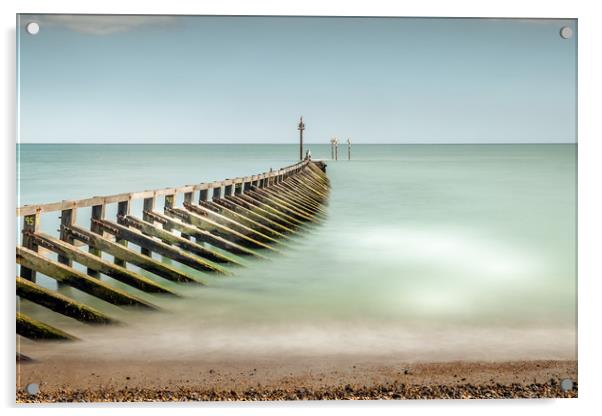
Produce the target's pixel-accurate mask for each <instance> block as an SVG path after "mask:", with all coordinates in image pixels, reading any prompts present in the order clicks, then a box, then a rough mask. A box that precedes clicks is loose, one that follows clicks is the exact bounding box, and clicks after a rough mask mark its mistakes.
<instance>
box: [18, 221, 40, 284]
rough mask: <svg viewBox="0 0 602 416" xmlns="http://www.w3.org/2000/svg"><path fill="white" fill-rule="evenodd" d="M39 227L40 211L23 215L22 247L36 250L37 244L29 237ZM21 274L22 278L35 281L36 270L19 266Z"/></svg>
mask: <svg viewBox="0 0 602 416" xmlns="http://www.w3.org/2000/svg"><path fill="white" fill-rule="evenodd" d="M39 229H40V213H39V212H36V213H34V214H30V215H26V216H24V217H23V229H22V236H21V244H22V246H23V247H25V248H28V249H29V250H31V251H36V252H37V251H38V246H37V245H36V243H35V241H33V239H32V238H31V236H32V235H33V234H34V233H36V232H37V231H38V230H39ZM21 276H23V278H24V279H27V280H30V281H32V282H35V281H36V272H35V270H32V269H29V268H27V267H23V266H21Z"/></svg>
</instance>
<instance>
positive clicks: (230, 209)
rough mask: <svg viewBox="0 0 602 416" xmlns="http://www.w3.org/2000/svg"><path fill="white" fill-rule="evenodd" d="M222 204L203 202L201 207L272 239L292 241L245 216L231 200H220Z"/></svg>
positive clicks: (286, 236) (249, 216)
mask: <svg viewBox="0 0 602 416" xmlns="http://www.w3.org/2000/svg"><path fill="white" fill-rule="evenodd" d="M218 202H220V203H216V202H203V203H201V204H199V205H201V206H203V207H205V208H207V209H210V210H212V211H214V212H216V213H218V214H220V215H223V216H225V217H228V218H230V219H232V220H235V221H238V222H239V223H241V224H244V225H246V226H248V227H250V228H252V229H254V230H256V231H260V232H262V233H264V234H266V235H269V236H270V237H272V238H282V239H290V237H289V236H288V235H286V234H283V233H281V232H280V231H277V230H275V229H273V228H271V227H269V226H267V225H265V224H262V223H261V222H258V221H255V220H254V219H252V218H251V215H248V214H247V215H244V214H241V213H240V212H237V211H236V205H235V204H234V203H232V202H230V201H229V200H226V199H221V200H218Z"/></svg>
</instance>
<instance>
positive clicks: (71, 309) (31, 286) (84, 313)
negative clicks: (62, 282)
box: [16, 277, 118, 324]
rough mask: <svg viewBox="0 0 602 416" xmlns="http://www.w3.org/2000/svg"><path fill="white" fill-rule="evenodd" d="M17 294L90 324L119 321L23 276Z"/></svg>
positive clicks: (17, 280) (17, 284)
mask: <svg viewBox="0 0 602 416" xmlns="http://www.w3.org/2000/svg"><path fill="white" fill-rule="evenodd" d="M16 287H17V296H19V297H20V298H22V299H27V300H28V301H30V302H33V303H37V304H38V305H41V306H44V307H45V308H48V309H50V310H52V311H54V312H58V313H60V314H62V315H65V316H68V317H70V318H74V319H77V320H78V321H82V322H85V323H88V324H113V323H117V322H118V321H117V320H115V319H113V318H111V317H109V316H107V315H106V314H104V313H103V312H101V311H99V310H97V309H94V308H92V307H90V306H88V305H84V304H83V303H80V302H77V301H75V300H73V299H71V298H69V297H67V296H64V295H61V294H60V293H57V292H54V291H51V290H48V289H46V288H43V287H42V286H39V285H37V284H35V283H33V282H30V281H29V280H26V279H23V278H22V277H17V278H16Z"/></svg>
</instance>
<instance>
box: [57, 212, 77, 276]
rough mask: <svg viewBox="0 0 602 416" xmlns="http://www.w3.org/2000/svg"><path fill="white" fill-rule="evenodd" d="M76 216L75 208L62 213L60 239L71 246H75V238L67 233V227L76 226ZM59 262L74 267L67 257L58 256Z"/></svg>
mask: <svg viewBox="0 0 602 416" xmlns="http://www.w3.org/2000/svg"><path fill="white" fill-rule="evenodd" d="M76 216H77V210H76V209H75V208H73V209H64V210H62V211H61V229H60V231H59V238H60V239H61V240H62V241H64V242H66V243H69V244H73V238H72V237H71V235H70V234H69V233H68V232H67V230H66V229H65V227H70V226H72V225H74V224H75V218H76ZM58 261H59V263H62V264H65V265H67V266H69V267H71V266H73V262H72V261H71V259H69V258H67V257H65V256H61V255H60V254H59V256H58ZM58 285H59V287H60V286H61V285H62V284H61V283H60V282H58Z"/></svg>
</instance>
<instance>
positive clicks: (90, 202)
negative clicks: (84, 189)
mask: <svg viewBox="0 0 602 416" xmlns="http://www.w3.org/2000/svg"><path fill="white" fill-rule="evenodd" d="M308 165H315V163H314V162H311V163H310V162H309V160H304V161H302V162H299V163H296V164H294V165H291V166H288V167H286V168H284V169H280V171H279V172H283V173H285V174H286V173H289V174H290V173H295V172H298V171H299V169H301V168H303V167H305V166H308ZM316 169H318V168H316ZM274 173H275V172H274ZM267 175H268V173H263V174H261V175H254V176H256V177H257V178H260V179H262V180H263V179H264V178H266V176H267ZM256 181H257V179H256ZM224 182H226V181H216V182H211V183H201V184H196V185H186V186H181V187H176V188H163V189H155V190H147V191H142V192H129V193H122V194H116V195H108V196H94V197H91V198H85V199H80V200H76V201H60V202H52V203H48V204H38V205H24V206H22V207H18V208H17V210H16V215H17V217H24V216H27V215H33V214H36V213H37V214H41V213H47V212H54V211H62V210H66V209H76V208H86V207H93V206H96V205H106V204H113V203H120V202H126V201H132V200H136V199H144V198H148V197H150V196H153V195H155V196H161V195H166V194H175V193H180V192H182V193H184V192H190V191H194V190H201V189H209V188H213V189H215V188H221V187H222V186H223V184H224ZM255 185H256V186H259V185H258V184H255Z"/></svg>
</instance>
